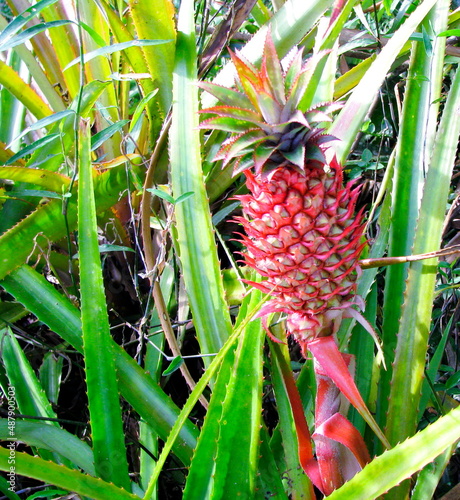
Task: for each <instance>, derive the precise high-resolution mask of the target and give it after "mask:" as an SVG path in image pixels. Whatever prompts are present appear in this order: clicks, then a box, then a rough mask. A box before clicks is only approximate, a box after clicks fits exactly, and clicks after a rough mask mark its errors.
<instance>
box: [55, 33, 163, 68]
mask: <svg viewBox="0 0 460 500" xmlns="http://www.w3.org/2000/svg"><path fill="white" fill-rule="evenodd" d="M169 41H170V40H130V41H129V42H121V43H114V44H113V45H109V46H107V47H101V48H99V49H96V50H92V51H91V52H87V53H86V54H84V55H83V64H85V63H87V62H89V61H91V60H93V59H94V58H95V57H98V56H106V55H108V54H113V53H114V52H119V51H120V50H125V49H129V48H131V47H142V46H144V45H159V44H161V43H167V42H169ZM80 62H81V60H80V58H79V57H77V58H75V59H74V60H73V61H72V62H70V63H69V64H68V65H67V66H66V67H65V68H64V71H65V70H67V69H69V68H71V67H72V66H74V65H75V64H78V63H80Z"/></svg>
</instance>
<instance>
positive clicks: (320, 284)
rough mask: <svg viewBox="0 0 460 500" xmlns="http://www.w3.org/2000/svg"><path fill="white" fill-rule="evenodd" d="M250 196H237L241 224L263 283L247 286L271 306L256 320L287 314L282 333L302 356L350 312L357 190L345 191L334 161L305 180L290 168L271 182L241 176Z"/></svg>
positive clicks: (357, 246)
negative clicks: (259, 292) (267, 296)
mask: <svg viewBox="0 0 460 500" xmlns="http://www.w3.org/2000/svg"><path fill="white" fill-rule="evenodd" d="M245 174H246V184H247V187H248V189H249V191H250V194H247V195H242V196H238V199H239V200H240V201H241V204H242V207H243V215H244V217H236V220H237V221H238V222H240V223H241V224H242V226H243V227H244V229H245V232H246V235H242V242H243V243H244V245H245V247H246V249H247V252H245V253H244V254H243V255H244V258H245V261H246V263H247V264H248V265H249V266H250V267H252V268H254V269H255V270H256V271H257V272H258V273H259V274H261V275H262V276H265V277H266V278H267V279H266V280H265V281H263V282H262V283H255V282H249V283H250V284H251V285H253V286H254V287H256V288H258V289H260V290H262V291H263V292H265V293H271V295H272V297H273V298H272V299H271V300H270V301H268V302H267V303H266V304H265V305H264V306H263V307H262V308H261V310H260V312H259V316H265V315H267V314H269V313H273V312H281V313H285V314H287V322H286V328H287V333H288V334H292V335H293V336H294V337H295V339H296V340H297V341H298V342H299V344H300V345H301V347H302V351H303V352H304V353H305V351H306V350H307V348H308V347H307V346H308V342H310V341H311V340H313V339H315V338H318V337H322V336H326V335H331V334H334V333H335V332H336V330H337V328H338V326H339V325H340V321H341V319H342V315H343V311H344V310H345V309H346V308H348V307H350V306H351V305H352V304H353V299H354V297H355V291H356V279H357V277H358V274H359V272H360V269H359V265H358V264H359V262H358V258H359V255H360V253H361V251H362V249H363V247H364V245H365V243H363V242H362V235H363V229H364V225H363V213H362V212H359V213H358V214H355V207H356V199H357V197H358V194H359V188H356V187H354V186H353V183H352V182H351V183H348V184H347V185H345V186H344V183H343V175H342V169H341V167H340V165H339V164H338V162H337V161H336V160H335V159H333V160H332V161H331V162H330V164H329V165H327V166H326V165H324V168H323V167H321V166H318V163H317V162H315V166H314V167H313V168H311V169H309V168H306V169H305V172H299V170H298V169H296V168H293V167H291V166H289V165H287V166H283V167H280V168H278V169H276V170H274V171H273V172H272V173H271V175H270V176H266V175H264V174H254V173H252V172H251V171H246V172H245Z"/></svg>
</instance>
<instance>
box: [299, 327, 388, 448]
mask: <svg viewBox="0 0 460 500" xmlns="http://www.w3.org/2000/svg"><path fill="white" fill-rule="evenodd" d="M307 349H308V350H309V351H310V352H311V353H312V354H313V357H314V358H315V361H317V362H318V363H319V365H320V366H321V368H322V369H323V370H324V372H325V374H327V376H328V377H330V378H331V379H332V381H333V382H334V384H335V385H336V386H337V387H338V388H339V389H340V391H341V392H342V394H343V395H344V396H345V397H346V398H347V399H348V401H350V403H351V404H352V405H353V406H354V407H355V408H356V409H357V410H358V412H359V414H360V415H361V416H362V417H363V418H364V420H365V421H366V422H367V424H368V425H369V427H370V428H371V429H372V430H373V431H374V432H375V434H376V435H377V437H378V438H379V439H380V441H381V442H382V443H383V444H384V446H386V447H387V448H388V449H389V448H391V446H390V443H389V442H388V440H387V439H386V437H385V436H384V434H383V432H382V431H381V429H380V427H379V426H378V425H377V422H376V421H375V420H374V417H373V416H372V415H371V412H370V411H369V409H368V408H367V406H366V404H365V403H364V401H363V398H362V397H361V394H360V393H359V391H358V388H357V387H356V384H355V381H354V380H353V377H352V376H351V375H350V372H349V371H348V367H347V364H346V362H345V360H344V359H343V356H342V354H341V353H340V351H339V349H338V347H337V344H336V342H335V339H334V338H333V337H332V336H328V337H319V338H317V339H315V340H312V341H311V342H309V343H308V346H307Z"/></svg>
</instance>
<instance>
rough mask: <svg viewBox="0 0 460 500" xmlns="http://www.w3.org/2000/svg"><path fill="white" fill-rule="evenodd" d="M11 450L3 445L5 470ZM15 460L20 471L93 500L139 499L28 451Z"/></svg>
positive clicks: (0, 454)
mask: <svg viewBox="0 0 460 500" xmlns="http://www.w3.org/2000/svg"><path fill="white" fill-rule="evenodd" d="M9 453H10V451H9V450H8V449H5V448H0V469H1V470H3V471H9V470H10V464H9V463H8V458H9ZM15 461H16V463H15V469H16V470H15V472H16V474H20V475H21V476H27V477H31V478H33V479H38V480H39V481H44V482H45V483H49V484H54V485H56V486H59V487H61V488H64V489H66V490H67V491H70V492H75V493H78V494H80V495H82V496H86V497H88V498H91V499H93V500H113V499H114V498H116V499H117V500H139V497H138V496H136V495H133V494H132V493H129V492H127V491H126V490H124V489H121V488H117V487H116V486H115V485H113V484H110V483H106V482H104V481H101V479H100V478H95V477H92V476H88V475H86V474H83V473H81V472H79V471H76V470H71V469H68V468H66V467H63V466H62V465H56V464H53V463H52V462H47V461H46V460H42V459H41V458H39V457H32V456H30V455H28V454H27V453H22V452H16V456H15Z"/></svg>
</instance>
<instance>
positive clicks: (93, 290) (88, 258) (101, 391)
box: [78, 121, 130, 489]
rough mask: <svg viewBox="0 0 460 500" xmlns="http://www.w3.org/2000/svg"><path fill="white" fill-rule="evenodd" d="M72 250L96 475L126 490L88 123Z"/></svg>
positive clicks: (81, 151) (83, 125) (83, 129)
mask: <svg viewBox="0 0 460 500" xmlns="http://www.w3.org/2000/svg"><path fill="white" fill-rule="evenodd" d="M79 145H80V148H79V168H78V172H79V183H78V247H79V253H80V293H81V323H82V335H83V353H84V356H85V372H86V386H87V392H88V406H89V413H90V424H91V436H92V441H93V450H94V462H95V468H96V474H97V475H98V476H99V477H101V478H102V479H104V480H106V481H109V482H113V483H114V484H116V485H117V486H120V487H125V488H126V489H129V488H130V481H129V476H128V463H127V460H126V449H125V444H124V434H123V426H122V420H121V408H120V399H119V396H118V387H117V378H116V371H115V361H114V352H113V349H112V339H111V336H110V326H109V319H108V316H107V306H106V298H105V294H104V284H103V279H102V269H101V261H100V254H99V246H98V233H97V220H96V203H95V199H94V188H93V175H92V166H91V153H90V125H89V123H88V122H83V121H82V122H81V124H80V129H79Z"/></svg>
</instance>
